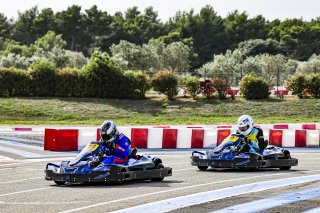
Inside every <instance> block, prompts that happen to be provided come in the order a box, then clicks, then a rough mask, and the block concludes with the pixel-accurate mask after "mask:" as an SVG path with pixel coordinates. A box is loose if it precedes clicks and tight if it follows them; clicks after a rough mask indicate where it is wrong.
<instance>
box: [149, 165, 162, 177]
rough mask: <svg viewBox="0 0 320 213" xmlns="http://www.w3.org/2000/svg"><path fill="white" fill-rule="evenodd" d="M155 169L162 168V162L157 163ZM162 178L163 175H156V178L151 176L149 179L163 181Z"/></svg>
mask: <svg viewBox="0 0 320 213" xmlns="http://www.w3.org/2000/svg"><path fill="white" fill-rule="evenodd" d="M155 169H164V166H163V164H162V163H158V164H157V165H156V167H155ZM163 179H164V177H157V178H151V181H163Z"/></svg>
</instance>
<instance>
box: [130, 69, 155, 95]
mask: <svg viewBox="0 0 320 213" xmlns="http://www.w3.org/2000/svg"><path fill="white" fill-rule="evenodd" d="M124 76H125V78H126V80H127V89H126V90H127V93H128V95H129V97H130V98H144V97H145V94H146V92H147V91H148V90H149V89H150V88H151V83H150V79H149V76H148V75H146V74H144V73H142V72H141V71H139V72H138V71H126V72H125V73H124Z"/></svg>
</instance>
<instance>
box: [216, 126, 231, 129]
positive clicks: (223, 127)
mask: <svg viewBox="0 0 320 213" xmlns="http://www.w3.org/2000/svg"><path fill="white" fill-rule="evenodd" d="M217 128H218V129H226V128H232V126H217Z"/></svg>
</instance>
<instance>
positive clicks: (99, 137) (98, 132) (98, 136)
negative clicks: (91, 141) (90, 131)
mask: <svg viewBox="0 0 320 213" xmlns="http://www.w3.org/2000/svg"><path fill="white" fill-rule="evenodd" d="M100 130H101V129H100V128H98V129H97V141H100V139H101V135H100Z"/></svg>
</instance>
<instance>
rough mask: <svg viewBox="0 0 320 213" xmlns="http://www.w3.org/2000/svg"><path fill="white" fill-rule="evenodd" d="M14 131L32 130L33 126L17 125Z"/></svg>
mask: <svg viewBox="0 0 320 213" xmlns="http://www.w3.org/2000/svg"><path fill="white" fill-rule="evenodd" d="M13 130H14V131H32V128H31V127H15V128H13Z"/></svg>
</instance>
